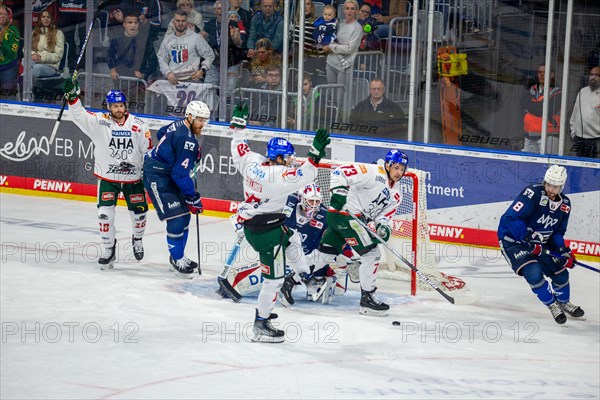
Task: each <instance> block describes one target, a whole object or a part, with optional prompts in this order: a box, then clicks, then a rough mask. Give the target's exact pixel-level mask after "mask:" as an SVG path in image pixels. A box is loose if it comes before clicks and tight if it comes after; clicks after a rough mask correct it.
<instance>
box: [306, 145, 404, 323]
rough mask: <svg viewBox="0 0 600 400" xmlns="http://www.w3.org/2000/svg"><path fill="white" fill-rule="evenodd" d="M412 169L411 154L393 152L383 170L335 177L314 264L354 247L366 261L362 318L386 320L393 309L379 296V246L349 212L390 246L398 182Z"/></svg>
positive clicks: (344, 170) (357, 167)
mask: <svg viewBox="0 0 600 400" xmlns="http://www.w3.org/2000/svg"><path fill="white" fill-rule="evenodd" d="M407 168H408V158H407V157H406V154H404V153H403V152H401V151H399V150H390V151H389V152H388V153H387V156H386V157H385V164H384V165H375V164H372V165H369V164H347V165H342V166H340V167H338V168H336V169H335V170H334V171H333V172H332V173H331V202H330V206H329V212H328V213H327V223H328V225H329V226H328V228H327V230H326V231H325V233H324V234H323V238H322V239H321V243H320V245H319V249H318V251H316V252H314V253H313V254H312V255H311V256H312V257H311V260H309V264H314V265H315V270H318V269H320V268H322V266H323V265H325V264H328V263H331V262H332V260H333V259H334V258H335V256H337V255H338V254H340V253H341V252H342V248H343V246H344V244H346V243H347V244H349V245H350V246H351V247H352V249H353V250H354V251H355V252H356V253H358V254H359V255H360V256H361V265H360V269H359V275H360V288H361V297H360V306H361V308H360V313H361V314H368V315H379V316H385V315H387V313H388V310H389V308H390V306H389V305H387V304H385V303H383V302H381V301H379V300H377V299H376V298H375V297H374V293H375V291H376V290H377V288H376V287H375V281H376V273H377V268H378V267H379V260H380V258H381V252H380V251H379V248H378V246H377V245H378V242H377V241H376V240H374V239H373V237H372V236H371V235H370V234H369V232H367V231H366V230H365V229H364V228H362V227H361V226H360V225H359V224H358V223H357V222H356V221H354V219H353V218H352V217H351V216H350V215H349V213H351V214H352V215H354V216H355V217H358V218H360V219H362V220H363V221H365V222H366V223H371V222H373V223H374V225H375V229H376V230H377V234H378V235H379V236H380V237H381V238H382V239H383V240H385V241H387V240H388V239H389V238H390V236H391V235H392V228H391V218H392V216H393V215H394V213H395V212H396V209H397V208H398V205H399V204H400V202H401V200H402V193H401V191H400V182H399V181H400V179H401V178H402V176H404V173H405V172H406V169H407Z"/></svg>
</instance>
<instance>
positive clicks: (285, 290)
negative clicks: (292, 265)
mask: <svg viewBox="0 0 600 400" xmlns="http://www.w3.org/2000/svg"><path fill="white" fill-rule="evenodd" d="M294 275H296V272H294V271H292V272H291V273H290V274H288V275H287V276H286V277H285V279H284V280H283V285H282V286H281V290H280V291H279V293H278V294H277V298H278V299H279V302H280V303H281V305H282V306H284V307H290V306H292V305H294V303H295V302H296V301H295V300H294V297H293V296H292V290H293V289H294V286H296V285H298V284H299V283H296V281H295V280H294Z"/></svg>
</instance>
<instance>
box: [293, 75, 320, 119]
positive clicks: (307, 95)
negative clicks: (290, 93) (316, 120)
mask: <svg viewBox="0 0 600 400" xmlns="http://www.w3.org/2000/svg"><path fill="white" fill-rule="evenodd" d="M320 97H321V94H320V93H319V92H315V90H314V89H313V81H312V77H311V76H310V75H309V74H304V79H303V80H302V100H301V102H300V107H302V116H303V121H304V123H303V125H302V126H301V127H300V129H303V130H308V129H309V127H308V124H309V121H310V115H311V114H312V110H313V108H314V107H317V101H318V100H319V98H320ZM297 109H298V98H297V97H294V100H293V107H292V112H291V113H290V114H288V115H289V116H288V117H287V122H288V128H289V129H296V119H295V118H296V110H297Z"/></svg>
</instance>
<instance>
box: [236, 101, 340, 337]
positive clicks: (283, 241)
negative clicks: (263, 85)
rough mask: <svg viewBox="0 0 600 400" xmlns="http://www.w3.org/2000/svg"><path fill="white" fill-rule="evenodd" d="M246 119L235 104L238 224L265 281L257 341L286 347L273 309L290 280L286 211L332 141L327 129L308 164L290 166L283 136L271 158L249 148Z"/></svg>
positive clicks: (272, 146)
mask: <svg viewBox="0 0 600 400" xmlns="http://www.w3.org/2000/svg"><path fill="white" fill-rule="evenodd" d="M247 118H248V108H247V106H243V107H242V106H236V107H235V110H234V113H233V117H232V120H231V128H232V129H233V139H232V141H231V154H232V157H233V161H234V162H235V164H236V167H237V169H238V171H239V172H240V173H241V174H242V176H243V181H244V202H243V203H241V204H240V206H239V207H238V214H237V215H238V223H241V224H243V226H244V235H245V236H246V239H247V240H248V243H250V245H251V246H252V248H253V249H254V250H255V251H257V252H258V254H259V259H260V264H261V273H262V277H263V278H264V282H263V286H262V288H261V290H260V293H259V295H258V304H257V308H256V314H255V320H254V337H253V339H252V340H253V341H256V342H274V343H281V342H283V341H284V332H283V331H282V330H279V329H276V328H275V327H273V325H272V324H271V319H273V318H274V317H275V314H272V313H271V311H272V310H273V308H274V306H275V301H276V299H277V293H278V292H279V289H280V288H281V285H282V283H283V279H284V276H285V265H286V259H285V250H286V246H287V243H288V240H289V237H290V236H291V232H290V231H289V230H288V229H287V228H286V227H285V226H284V223H285V220H286V216H285V214H284V213H283V208H284V207H285V205H286V200H287V197H288V195H289V194H290V193H293V192H295V191H297V190H298V189H300V188H302V187H304V186H305V185H307V184H308V183H310V182H313V181H314V180H315V179H316V177H317V166H318V164H319V161H320V160H321V158H323V157H324V156H325V149H326V147H327V145H328V144H329V143H330V139H329V134H328V133H327V131H326V130H325V129H319V130H318V131H317V132H316V135H315V138H314V140H313V143H312V147H311V149H310V150H309V152H308V160H307V162H305V163H304V164H303V165H302V166H300V167H298V168H296V167H294V166H291V163H292V160H293V156H294V154H295V153H294V146H292V144H291V143H290V142H288V141H287V140H285V139H283V138H277V137H275V138H272V139H271V140H269V142H268V144H267V154H266V157H264V156H262V155H260V154H258V153H255V152H253V151H251V150H250V147H249V146H248V142H247V140H246V136H245V134H244V132H245V127H246V120H247Z"/></svg>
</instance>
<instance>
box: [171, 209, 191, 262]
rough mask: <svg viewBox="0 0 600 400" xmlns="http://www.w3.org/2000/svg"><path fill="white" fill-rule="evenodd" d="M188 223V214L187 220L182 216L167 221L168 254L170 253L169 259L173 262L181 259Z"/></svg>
mask: <svg viewBox="0 0 600 400" xmlns="http://www.w3.org/2000/svg"><path fill="white" fill-rule="evenodd" d="M189 223H190V217H189V214H188V215H187V218H186V216H183V217H178V218H174V219H170V220H168V221H167V244H168V246H169V253H171V257H173V259H175V260H179V259H181V258H183V255H184V252H185V242H186V239H187V228H188V224H189Z"/></svg>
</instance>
